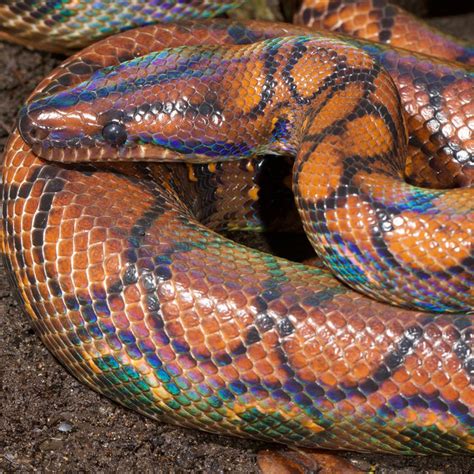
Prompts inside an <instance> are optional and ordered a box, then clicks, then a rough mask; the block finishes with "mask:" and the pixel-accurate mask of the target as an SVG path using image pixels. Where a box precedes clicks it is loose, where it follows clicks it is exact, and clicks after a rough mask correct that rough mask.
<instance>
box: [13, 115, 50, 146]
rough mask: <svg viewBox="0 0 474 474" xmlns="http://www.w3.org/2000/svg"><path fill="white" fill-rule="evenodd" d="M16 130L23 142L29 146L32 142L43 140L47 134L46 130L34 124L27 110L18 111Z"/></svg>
mask: <svg viewBox="0 0 474 474" xmlns="http://www.w3.org/2000/svg"><path fill="white" fill-rule="evenodd" d="M18 130H19V131H20V135H21V136H22V138H23V140H25V142H26V143H28V144H30V145H31V144H32V143H33V142H38V141H41V140H44V139H45V138H46V137H47V136H48V134H49V132H48V131H47V130H46V129H44V128H42V127H39V126H37V125H36V124H35V122H34V120H32V119H31V117H30V115H29V113H28V109H27V108H24V109H22V110H21V111H20V115H19V117H18Z"/></svg>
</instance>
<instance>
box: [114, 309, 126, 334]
mask: <svg viewBox="0 0 474 474" xmlns="http://www.w3.org/2000/svg"><path fill="white" fill-rule="evenodd" d="M112 321H113V324H114V326H115V327H116V329H118V330H120V329H128V328H129V327H130V321H129V320H128V318H127V315H126V314H125V313H122V312H120V313H116V314H113V315H112Z"/></svg>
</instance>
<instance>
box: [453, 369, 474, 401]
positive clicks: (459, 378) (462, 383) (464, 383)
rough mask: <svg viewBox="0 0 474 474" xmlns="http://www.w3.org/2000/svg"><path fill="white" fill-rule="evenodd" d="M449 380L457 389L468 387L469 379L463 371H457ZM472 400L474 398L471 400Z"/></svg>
mask: <svg viewBox="0 0 474 474" xmlns="http://www.w3.org/2000/svg"><path fill="white" fill-rule="evenodd" d="M451 381H452V383H453V385H454V387H455V388H456V389H457V390H460V391H462V390H463V389H465V388H469V385H470V380H469V377H468V376H467V375H466V373H464V372H459V373H457V374H455V375H453V376H452V377H451ZM473 402H474V400H473Z"/></svg>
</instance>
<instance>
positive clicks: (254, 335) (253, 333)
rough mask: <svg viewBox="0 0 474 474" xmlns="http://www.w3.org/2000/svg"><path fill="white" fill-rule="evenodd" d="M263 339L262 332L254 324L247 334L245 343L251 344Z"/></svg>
mask: <svg viewBox="0 0 474 474" xmlns="http://www.w3.org/2000/svg"><path fill="white" fill-rule="evenodd" d="M260 340H261V337H260V334H259V332H258V330H257V328H256V327H255V326H252V327H251V328H250V329H249V330H248V331H247V334H246V336H245V344H246V345H247V346H250V345H251V344H255V343H256V342H259V341H260Z"/></svg>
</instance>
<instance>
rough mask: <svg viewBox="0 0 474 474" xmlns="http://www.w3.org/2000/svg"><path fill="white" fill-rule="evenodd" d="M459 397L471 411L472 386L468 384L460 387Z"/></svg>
mask: <svg viewBox="0 0 474 474" xmlns="http://www.w3.org/2000/svg"><path fill="white" fill-rule="evenodd" d="M459 399H460V401H461V402H463V403H464V404H465V405H466V406H467V407H469V408H470V409H471V411H472V407H473V406H474V387H472V385H470V386H468V387H466V388H464V389H462V390H461V392H460V396H459Z"/></svg>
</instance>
